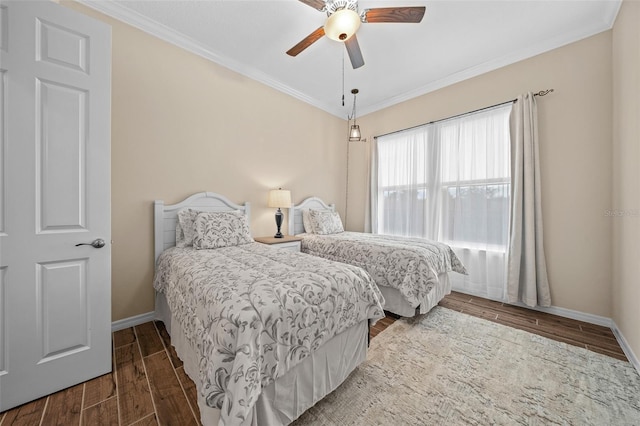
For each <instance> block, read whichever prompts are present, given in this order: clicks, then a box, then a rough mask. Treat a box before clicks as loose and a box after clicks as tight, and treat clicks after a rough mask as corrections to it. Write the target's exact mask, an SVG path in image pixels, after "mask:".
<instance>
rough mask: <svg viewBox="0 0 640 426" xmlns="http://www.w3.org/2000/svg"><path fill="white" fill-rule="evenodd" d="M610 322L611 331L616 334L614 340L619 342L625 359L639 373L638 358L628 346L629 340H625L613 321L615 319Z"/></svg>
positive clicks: (639, 362)
mask: <svg viewBox="0 0 640 426" xmlns="http://www.w3.org/2000/svg"><path fill="white" fill-rule="evenodd" d="M611 323H612V326H611V331H613V334H614V336H616V340H617V341H618V343H619V344H620V347H621V348H622V351H623V352H624V354H625V355H626V356H627V359H628V360H629V362H630V363H631V365H633V366H634V367H635V368H636V371H637V372H638V374H640V360H638V357H637V356H636V354H634V353H633V350H632V349H631V346H629V342H627V339H625V338H624V335H623V334H622V332H621V331H620V329H619V328H618V325H617V324H616V323H615V321H613V320H612V321H611Z"/></svg>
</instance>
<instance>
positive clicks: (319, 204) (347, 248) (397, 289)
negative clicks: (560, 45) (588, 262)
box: [289, 197, 467, 317]
mask: <svg viewBox="0 0 640 426" xmlns="http://www.w3.org/2000/svg"><path fill="white" fill-rule="evenodd" d="M308 211H315V212H335V206H334V205H333V204H331V205H329V204H326V203H325V202H324V201H322V200H321V199H320V198H317V197H310V198H307V199H306V200H304V201H302V202H301V203H300V204H298V205H293V206H291V208H290V209H289V234H290V235H297V236H301V237H303V239H302V243H301V250H302V252H303V253H307V254H311V255H314V256H318V257H322V258H325V259H329V260H335V261H338V262H344V263H348V264H351V265H355V266H359V267H361V268H363V269H364V270H365V271H367V272H368V273H369V275H371V277H372V278H373V279H374V281H375V282H376V284H377V285H378V287H379V289H380V291H381V292H382V294H383V296H384V299H385V306H384V310H385V311H388V312H392V313H394V314H396V315H400V316H404V317H412V316H414V315H417V314H424V313H427V312H428V311H429V310H430V309H431V308H433V307H434V306H435V305H437V304H438V302H440V300H442V298H443V297H444V296H446V295H447V294H449V293H450V292H451V284H450V282H449V272H458V273H461V274H466V273H467V271H466V270H465V268H464V266H463V265H462V263H461V262H460V260H459V259H458V257H457V256H456V254H455V253H454V252H453V250H452V249H451V247H449V246H448V245H446V244H442V243H438V242H434V241H428V240H424V239H420V238H406V237H395V236H390V235H378V234H366V233H361V232H344V231H342V230H341V229H340V227H339V226H338V229H335V228H331V227H325V230H324V232H323V233H322V234H317V233H314V232H313V231H312V232H309V229H305V221H304V219H303V214H304V213H305V212H308ZM334 214H335V215H337V213H334ZM306 225H307V227H309V223H307V224H306ZM333 230H335V231H337V232H331V231H333Z"/></svg>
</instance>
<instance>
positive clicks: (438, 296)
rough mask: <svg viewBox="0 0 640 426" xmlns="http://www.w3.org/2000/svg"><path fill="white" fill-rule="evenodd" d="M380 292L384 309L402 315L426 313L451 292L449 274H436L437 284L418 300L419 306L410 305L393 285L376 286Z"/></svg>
mask: <svg viewBox="0 0 640 426" xmlns="http://www.w3.org/2000/svg"><path fill="white" fill-rule="evenodd" d="M378 288H379V289H380V292H381V293H382V295H383V296H384V302H385V303H384V310H385V311H388V312H391V313H393V314H396V315H400V316H402V317H413V316H415V315H416V314H426V313H427V312H429V311H430V310H431V308H433V307H434V306H436V305H437V304H438V302H440V301H441V300H442V299H443V298H444V297H445V296H446V295H447V294H449V293H451V282H450V280H449V274H448V273H444V274H440V275H438V284H436V285H435V286H434V287H433V289H431V291H430V292H429V293H427V296H426V298H425V300H422V301H421V302H420V306H419V307H416V306H411V305H410V304H409V302H407V299H405V297H404V296H403V295H402V293H400V291H399V290H398V289H396V288H393V287H385V286H378ZM416 308H418V309H417V312H416Z"/></svg>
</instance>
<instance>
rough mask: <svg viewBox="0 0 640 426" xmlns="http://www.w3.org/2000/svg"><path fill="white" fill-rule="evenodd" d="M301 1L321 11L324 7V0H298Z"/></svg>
mask: <svg viewBox="0 0 640 426" xmlns="http://www.w3.org/2000/svg"><path fill="white" fill-rule="evenodd" d="M300 1H301V2H302V3H304V4H306V5H307V6H311V7H312V8H314V9H318V10H320V11H322V10H323V9H324V8H325V3H324V0H300Z"/></svg>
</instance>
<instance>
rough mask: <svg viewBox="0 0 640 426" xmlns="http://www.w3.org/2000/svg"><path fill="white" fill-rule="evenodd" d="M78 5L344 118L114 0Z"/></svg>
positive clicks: (85, 0)
mask: <svg viewBox="0 0 640 426" xmlns="http://www.w3.org/2000/svg"><path fill="white" fill-rule="evenodd" d="M76 1H77V2H78V3H80V4H83V5H85V6H87V7H90V8H91V9H94V10H96V11H98V12H101V13H104V14H105V15H107V16H110V17H112V18H114V19H117V20H118V21H121V22H124V23H125V24H128V25H131V26H132V27H134V28H137V29H139V30H140V31H143V32H145V33H147V34H150V35H152V36H154V37H157V38H159V39H161V40H164V41H166V42H168V43H171V44H173V45H175V46H177V47H179V48H181V49H184V50H186V51H188V52H191V53H193V54H195V55H198V56H200V57H202V58H205V59H208V60H210V61H212V62H215V63H216V64H218V65H220V66H223V67H225V68H228V69H230V70H232V71H235V72H237V73H239V74H242V75H244V76H246V77H249V78H250V79H252V80H255V81H257V82H259V83H262V84H265V85H267V86H269V87H271V88H273V89H276V90H278V91H280V92H283V93H285V94H287V95H289V96H292V97H294V98H296V99H298V100H300V101H302V102H305V103H307V104H309V105H312V106H314V107H316V108H319V109H321V110H323V111H325V112H328V113H329V114H332V115H335V116H338V117H341V118H343V115H344V114H343V112H342V111H339V110H336V109H335V108H331V107H330V106H328V105H326V104H323V103H321V102H318V100H317V99H314V98H312V97H310V96H308V95H306V94H305V93H302V92H300V91H298V90H295V89H293V88H291V87H289V86H287V85H286V84H284V83H282V82H281V81H279V80H276V79H274V78H272V77H270V76H268V75H267V74H265V73H263V72H261V71H259V70H256V69H254V68H251V67H247V66H246V65H244V64H241V63H239V62H238V61H235V60H233V59H231V58H229V57H227V56H224V55H221V54H219V53H218V52H215V51H212V50H211V49H210V48H208V47H207V46H205V45H204V44H202V43H199V42H197V41H195V40H193V39H192V38H190V37H187V36H185V35H183V34H181V33H179V32H177V31H175V30H173V29H171V28H169V27H167V26H166V25H164V24H161V23H159V22H157V21H154V20H152V19H149V18H147V17H146V16H144V15H141V14H140V13H138V12H135V11H133V10H131V9H128V8H126V7H124V6H121V5H120V4H118V3H116V2H113V1H111V0H76Z"/></svg>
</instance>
